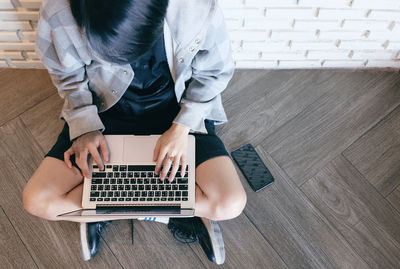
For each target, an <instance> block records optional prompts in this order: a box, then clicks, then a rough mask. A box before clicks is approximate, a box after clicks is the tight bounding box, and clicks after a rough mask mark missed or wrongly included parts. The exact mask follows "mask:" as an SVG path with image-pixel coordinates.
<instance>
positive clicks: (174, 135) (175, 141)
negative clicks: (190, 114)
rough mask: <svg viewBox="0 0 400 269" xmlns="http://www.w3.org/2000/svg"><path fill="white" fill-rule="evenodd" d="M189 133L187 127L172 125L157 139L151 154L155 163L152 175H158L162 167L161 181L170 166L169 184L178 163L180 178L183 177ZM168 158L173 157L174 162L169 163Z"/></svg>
mask: <svg viewBox="0 0 400 269" xmlns="http://www.w3.org/2000/svg"><path fill="white" fill-rule="evenodd" d="M189 131H190V128H189V127H187V126H184V125H181V124H177V123H173V124H172V126H171V128H169V129H168V130H167V131H166V132H165V133H163V135H162V136H161V137H160V138H159V139H158V141H157V144H156V147H155V148H154V154H153V161H155V162H156V168H155V171H154V173H156V174H158V173H159V172H160V171H159V170H160V168H161V165H162V166H163V170H162V172H161V175H160V178H161V179H162V180H164V178H165V176H166V175H167V172H168V171H169V169H170V167H171V165H172V171H171V173H170V176H169V178H168V180H169V181H170V182H171V181H172V180H173V179H174V177H175V174H176V172H177V171H178V168H179V163H181V166H182V169H181V176H183V175H185V169H186V154H187V144H188V134H189ZM169 157H174V160H173V161H171V160H170V158H169Z"/></svg>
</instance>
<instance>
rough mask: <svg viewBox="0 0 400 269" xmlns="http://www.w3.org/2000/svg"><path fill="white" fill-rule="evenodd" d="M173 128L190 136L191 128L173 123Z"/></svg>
mask: <svg viewBox="0 0 400 269" xmlns="http://www.w3.org/2000/svg"><path fill="white" fill-rule="evenodd" d="M171 128H173V129H174V130H177V131H180V132H183V133H186V134H189V132H190V127H188V126H186V125H182V124H179V123H176V122H174V123H172V126H171Z"/></svg>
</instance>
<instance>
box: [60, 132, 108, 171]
mask: <svg viewBox="0 0 400 269" xmlns="http://www.w3.org/2000/svg"><path fill="white" fill-rule="evenodd" d="M99 148H100V151H101V155H102V157H101V156H100V153H99ZM74 154H75V162H76V164H77V165H78V167H79V168H80V169H81V171H82V175H83V176H85V177H86V178H90V177H91V175H90V171H89V163H88V161H89V160H88V157H89V154H90V155H91V156H92V157H93V159H94V161H95V162H96V163H97V165H98V166H99V168H100V170H103V169H104V162H103V160H104V161H106V162H108V160H109V150H108V146H107V143H106V139H105V138H104V136H103V134H102V133H101V132H100V131H93V132H89V133H86V134H83V135H81V136H80V137H78V138H77V139H76V140H75V141H74V143H73V144H72V146H71V147H70V148H69V149H68V150H67V151H66V152H64V162H65V163H66V165H67V166H68V167H69V168H72V163H71V160H70V157H71V155H74Z"/></svg>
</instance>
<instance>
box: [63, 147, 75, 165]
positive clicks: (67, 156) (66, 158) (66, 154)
mask: <svg viewBox="0 0 400 269" xmlns="http://www.w3.org/2000/svg"><path fill="white" fill-rule="evenodd" d="M72 154H74V150H73V149H72V147H71V148H69V149H68V150H67V151H66V152H64V162H65V164H66V165H67V166H68V167H69V168H72V162H71V155H72Z"/></svg>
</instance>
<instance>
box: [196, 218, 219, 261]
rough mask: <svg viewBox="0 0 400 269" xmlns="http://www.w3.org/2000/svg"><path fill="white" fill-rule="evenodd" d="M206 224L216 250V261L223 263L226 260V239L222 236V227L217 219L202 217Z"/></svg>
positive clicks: (214, 250) (213, 247)
mask: <svg viewBox="0 0 400 269" xmlns="http://www.w3.org/2000/svg"><path fill="white" fill-rule="evenodd" d="M201 220H202V222H203V223H204V226H205V227H206V228H207V231H208V234H209V235H210V240H211V245H212V249H213V252H214V257H215V263H216V264H223V263H224V262H225V247H224V239H223V238H222V233H221V229H220V227H219V225H218V223H217V222H216V221H213V220H209V219H206V218H201Z"/></svg>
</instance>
